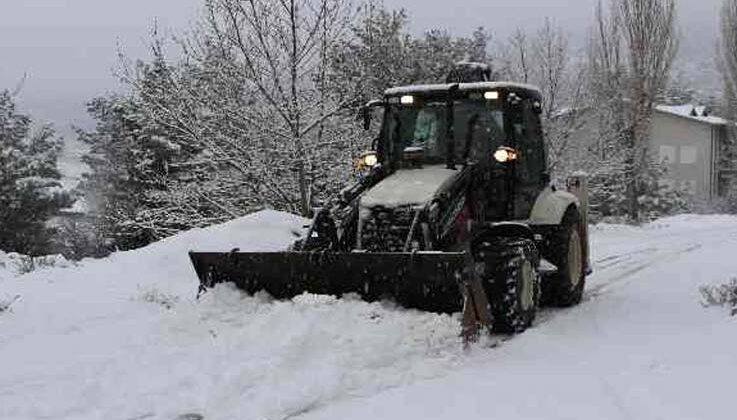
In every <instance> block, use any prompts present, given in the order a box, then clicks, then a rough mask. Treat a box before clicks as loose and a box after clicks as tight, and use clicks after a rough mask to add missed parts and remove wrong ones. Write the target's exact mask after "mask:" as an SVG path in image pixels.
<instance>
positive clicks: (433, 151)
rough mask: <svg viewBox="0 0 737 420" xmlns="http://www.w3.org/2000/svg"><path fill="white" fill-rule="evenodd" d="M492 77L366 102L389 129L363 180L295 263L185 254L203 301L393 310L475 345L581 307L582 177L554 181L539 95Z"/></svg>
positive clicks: (325, 215) (321, 212) (253, 255)
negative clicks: (390, 304)
mask: <svg viewBox="0 0 737 420" xmlns="http://www.w3.org/2000/svg"><path fill="white" fill-rule="evenodd" d="M489 76H490V71H488V68H486V67H484V66H483V65H478V64H469V63H466V64H459V66H458V67H457V68H456V69H454V71H452V72H451V74H450V75H449V76H448V79H447V80H446V82H445V83H440V84H435V85H417V86H404V87H396V88H391V89H388V90H387V91H386V92H385V94H384V97H383V98H382V99H381V100H375V101H372V102H370V103H368V104H367V105H366V106H365V107H364V108H363V110H362V113H361V115H362V116H363V122H364V126H365V128H366V129H369V128H370V127H371V122H372V119H373V117H374V115H375V114H377V113H381V115H382V118H381V122H380V127H381V128H380V132H379V135H378V137H377V138H376V139H375V140H374V142H373V145H372V148H371V150H370V151H367V152H365V153H363V154H362V155H361V156H360V158H359V160H358V162H357V167H358V168H359V169H360V171H361V173H362V175H361V176H360V179H359V180H358V181H357V182H356V183H355V184H354V185H351V186H349V187H347V188H346V189H344V190H343V191H342V192H341V193H340V194H338V196H337V197H334V198H333V199H332V200H330V201H329V202H328V203H327V204H326V205H324V206H323V207H322V208H320V209H317V211H316V213H315V216H314V218H313V220H312V222H311V224H310V226H309V228H308V230H307V233H306V235H304V236H303V237H301V238H300V239H298V240H297V241H296V242H295V243H294V244H293V246H292V247H291V248H290V249H289V250H288V251H285V252H268V253H263V252H240V251H239V250H237V249H236V250H233V251H231V252H219V253H217V252H216V253H212V252H209V253H208V252H191V253H190V258H191V260H192V263H193V265H194V268H195V271H196V272H197V275H198V277H199V279H200V282H201V289H202V290H207V289H208V288H211V287H213V286H214V285H216V284H218V283H222V282H233V283H235V284H236V285H237V286H238V287H239V288H241V289H243V290H245V291H246V292H248V293H256V292H259V291H266V292H268V293H269V294H271V295H272V296H273V297H274V298H277V299H288V298H292V297H294V296H297V295H299V294H302V293H304V292H309V293H316V294H330V295H338V296H340V295H345V294H349V293H350V294H358V295H359V296H361V298H363V299H365V300H367V301H377V300H383V299H390V300H393V301H394V302H396V303H397V304H399V305H401V306H404V307H407V308H414V309H419V310H424V311H433V312H443V313H455V312H462V314H463V315H462V319H463V331H464V335H466V336H468V337H470V336H474V335H475V334H477V333H478V332H479V331H480V330H481V328H488V329H489V330H494V331H497V332H502V333H519V332H522V331H524V330H525V329H526V328H528V327H529V326H530V325H531V324H532V322H533V320H534V318H535V314H536V311H537V308H538V306H539V305H540V304H542V303H544V304H549V305H555V306H570V305H575V304H577V303H579V302H580V301H581V298H582V293H583V289H584V283H585V279H586V276H587V274H588V273H590V271H591V270H590V266H589V240H588V230H587V218H588V204H587V194H586V179H585V176H584V175H578V176H574V177H572V178H571V179H569V180H568V181H567V185H566V186H565V187H564V188H557V187H556V186H555V185H553V184H552V183H551V174H550V173H549V171H548V165H547V153H546V143H545V139H544V138H543V130H542V126H541V121H540V114H541V109H542V106H541V101H542V96H541V94H540V91H539V90H538V89H537V88H535V87H534V86H531V85H526V84H520V83H513V82H501V81H491V80H490V77H489ZM543 261H545V264H544V267H543V266H541V262H543ZM543 268H544V269H543Z"/></svg>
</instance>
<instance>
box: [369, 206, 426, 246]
mask: <svg viewBox="0 0 737 420" xmlns="http://www.w3.org/2000/svg"><path fill="white" fill-rule="evenodd" d="M413 218H414V214H413V212H412V209H411V208H409V207H398V208H386V207H381V206H377V207H374V208H372V209H370V210H369V214H368V215H366V216H364V219H363V220H362V222H361V223H362V224H363V225H362V228H361V248H362V249H364V250H366V251H369V252H402V251H403V250H404V243H405V241H406V240H407V235H409V229H410V226H412V219H413Z"/></svg>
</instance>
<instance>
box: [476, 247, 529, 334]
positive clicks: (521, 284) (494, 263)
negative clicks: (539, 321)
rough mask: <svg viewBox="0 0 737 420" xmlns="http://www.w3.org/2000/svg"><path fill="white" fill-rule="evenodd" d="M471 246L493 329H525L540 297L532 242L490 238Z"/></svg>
mask: <svg viewBox="0 0 737 420" xmlns="http://www.w3.org/2000/svg"><path fill="white" fill-rule="evenodd" d="M474 248H475V249H474V257H475V262H476V272H477V273H478V274H479V276H480V277H481V279H482V284H483V285H484V288H485V289H486V294H487V296H488V298H489V305H490V306H491V314H492V316H493V317H494V321H493V330H494V332H497V333H505V334H516V333H521V332H523V331H525V330H526V329H527V328H528V327H529V326H531V325H532V322H533V321H534V320H535V315H536V314H537V308H538V304H539V301H540V275H539V274H538V266H539V256H538V251H537V247H536V246H535V243H534V242H533V241H531V240H529V239H521V238H494V240H493V241H483V242H482V243H480V244H477V245H476V246H475V247H474Z"/></svg>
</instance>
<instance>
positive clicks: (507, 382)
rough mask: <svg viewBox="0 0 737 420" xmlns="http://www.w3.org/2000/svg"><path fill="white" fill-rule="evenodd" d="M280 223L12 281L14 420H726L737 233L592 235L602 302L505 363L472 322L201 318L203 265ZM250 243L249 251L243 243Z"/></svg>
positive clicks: (6, 370) (261, 239)
mask: <svg viewBox="0 0 737 420" xmlns="http://www.w3.org/2000/svg"><path fill="white" fill-rule="evenodd" d="M301 223H302V221H301V220H299V219H297V218H294V217H289V216H285V215H283V214H279V213H274V212H265V213H260V214H257V215H254V216H251V217H248V218H244V219H241V220H238V221H234V222H231V223H230V224H227V225H223V226H219V227H215V228H211V229H207V230H202V231H193V232H188V233H185V234H183V235H180V236H178V237H174V238H170V239H168V240H165V241H162V242H161V243H157V244H155V245H153V246H151V247H148V248H145V249H143V250H137V251H133V252H127V253H119V254H116V255H114V256H112V257H111V258H109V259H106V260H100V261H85V262H84V263H83V264H81V265H80V266H78V267H71V268H53V269H47V270H41V271H38V272H34V273H32V274H29V275H26V276H22V277H15V276H13V275H12V273H11V272H10V270H3V269H2V268H0V299H3V298H6V297H8V296H15V295H20V296H21V299H20V300H19V301H17V302H15V303H14V304H13V307H12V312H10V313H2V314H0V419H3V420H5V419H8V420H10V419H46V418H53V419H120V420H128V419H131V420H132V419H151V420H170V419H174V418H176V417H177V416H180V415H183V414H186V413H201V414H202V415H204V417H205V419H215V420H220V419H249V420H250V419H284V418H299V419H304V420H321V419H336V418H346V419H372V420H373V419H376V418H396V419H402V420H407V419H414V418H423V419H446V418H447V419H450V418H459V417H462V416H465V418H500V419H507V418H509V419H516V420H527V419H579V418H580V419H594V418H596V419H629V418H633V419H661V418H663V419H669V420H671V419H719V418H729V416H730V413H732V411H733V410H732V407H731V406H732V404H731V399H730V397H731V394H732V393H733V392H732V391H731V387H730V384H732V383H734V380H735V378H737V352H736V351H735V349H736V348H737V322H735V320H734V319H732V318H729V316H728V314H727V312H726V311H725V310H721V309H719V308H716V309H715V308H710V309H705V308H703V307H701V305H699V293H698V287H699V286H700V285H702V284H715V283H721V282H725V281H727V280H728V279H729V278H730V277H733V276H737V218H734V217H726V216H710V217H705V216H679V217H676V218H669V219H665V220H662V221H659V222H656V223H653V224H650V225H647V226H644V227H642V228H633V227H627V226H616V225H607V226H599V227H596V228H594V229H593V231H592V234H593V237H594V246H593V251H594V255H593V259H594V268H595V270H596V273H595V274H594V275H593V276H592V277H590V279H589V284H588V287H587V292H586V300H585V302H584V303H583V304H582V305H581V306H579V307H576V308H571V309H566V310H545V311H543V313H542V314H541V316H540V319H539V322H537V324H536V325H535V327H534V328H532V329H531V330H529V331H528V332H527V333H525V334H523V335H521V336H518V337H515V338H513V339H512V340H510V341H506V342H504V343H502V344H501V345H500V346H498V347H496V348H488V347H477V348H474V349H472V350H471V351H470V352H465V351H464V350H463V349H462V346H461V343H460V341H459V339H458V336H457V335H458V332H459V326H458V319H457V317H450V316H444V315H434V314H426V313H419V312H415V311H406V310H401V309H397V308H393V307H391V306H390V305H387V304H378V303H377V304H368V303H365V302H360V301H353V300H336V299H333V298H329V297H322V296H309V295H305V296H300V297H298V298H296V299H294V300H293V301H291V302H272V301H270V300H269V299H268V298H267V297H264V296H256V297H248V296H244V295H242V294H240V293H239V292H237V291H234V290H232V289H231V288H229V287H227V286H225V287H219V288H218V289H216V290H215V291H214V292H213V293H209V294H208V295H206V296H205V298H204V299H203V300H202V301H201V302H196V301H195V300H194V290H195V285H196V277H195V276H194V273H193V271H192V269H191V268H190V266H189V263H188V260H187V255H186V252H187V251H188V250H189V249H191V248H195V247H196V248H198V249H222V250H229V249H231V248H232V247H234V246H240V247H241V248H242V249H261V250H271V249H279V248H280V247H283V246H284V245H285V244H287V243H288V242H289V241H290V240H291V237H292V234H291V231H292V230H296V229H299V227H300V226H301ZM244 238H245V239H246V240H245V241H244Z"/></svg>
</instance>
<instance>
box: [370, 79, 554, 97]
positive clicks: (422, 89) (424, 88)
mask: <svg viewBox="0 0 737 420" xmlns="http://www.w3.org/2000/svg"><path fill="white" fill-rule="evenodd" d="M455 84H456V83H442V84H436V85H409V86H398V87H393V88H390V89H387V90H386V91H385V92H384V95H385V96H397V95H412V94H415V95H422V94H425V95H428V94H429V95H432V94H439V93H442V92H446V91H448V90H449V89H450V87H451V86H453V85H455ZM458 90H459V91H461V92H484V91H488V90H508V91H512V92H523V93H526V94H527V95H529V96H531V97H533V98H534V99H536V100H538V101H540V100H542V94H541V93H540V89H538V88H537V87H536V86H533V85H528V84H526V83H517V82H473V83H458Z"/></svg>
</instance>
